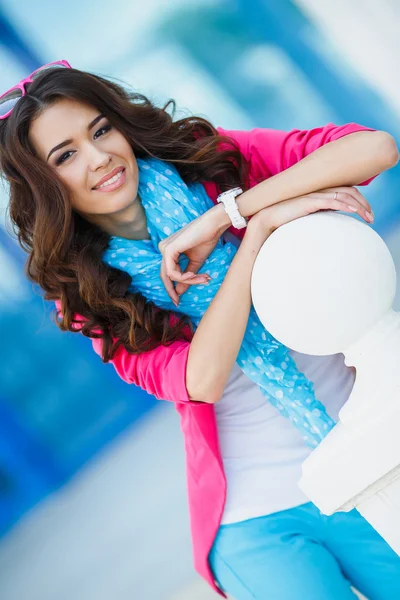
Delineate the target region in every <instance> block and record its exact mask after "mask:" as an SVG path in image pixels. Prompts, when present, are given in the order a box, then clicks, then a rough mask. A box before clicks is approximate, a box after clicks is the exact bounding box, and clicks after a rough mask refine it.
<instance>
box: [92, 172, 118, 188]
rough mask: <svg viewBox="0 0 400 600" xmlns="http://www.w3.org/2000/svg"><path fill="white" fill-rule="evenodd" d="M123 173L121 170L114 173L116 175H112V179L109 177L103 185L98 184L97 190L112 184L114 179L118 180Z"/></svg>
mask: <svg viewBox="0 0 400 600" xmlns="http://www.w3.org/2000/svg"><path fill="white" fill-rule="evenodd" d="M121 175H122V171H120V172H119V173H117V174H116V175H114V177H111V179H108V180H107V181H105V182H104V183H102V184H101V185H98V186H97V187H96V190H98V189H100V188H103V187H106V186H107V185H111V184H112V183H114V181H118V179H119V178H120V177H121Z"/></svg>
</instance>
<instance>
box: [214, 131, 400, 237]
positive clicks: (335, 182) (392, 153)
mask: <svg viewBox="0 0 400 600" xmlns="http://www.w3.org/2000/svg"><path fill="white" fill-rule="evenodd" d="M398 160H399V152H398V149H397V146H396V142H395V140H394V138H393V137H392V136H391V135H390V134H388V133H386V132H384V131H359V132H356V133H351V134H349V135H347V136H345V137H343V138H340V139H339V140H336V141H333V142H329V143H328V144H325V145H324V146H322V147H321V148H319V149H318V150H315V152H312V153H311V154H309V155H308V156H306V157H305V158H303V159H302V160H300V161H299V162H298V163H296V164H295V165H293V166H292V167H290V168H288V169H286V170H285V171H282V172H281V173H278V174H277V175H274V176H273V177H270V178H269V179H266V180H265V181H262V182H261V183H258V184H257V185H255V186H254V187H252V188H251V189H249V190H247V191H245V192H244V193H243V194H240V196H238V197H237V198H236V201H237V204H238V208H239V211H240V213H241V215H243V216H244V217H249V216H251V215H254V214H255V213H257V212H259V211H260V210H262V209H263V208H266V207H267V206H271V205H272V204H276V203H277V202H282V201H283V200H288V199H289V198H296V197H297V196H302V195H305V194H309V193H311V192H315V191H317V190H321V189H325V188H329V187H337V186H354V185H358V184H360V183H362V182H363V181H366V180H368V179H370V178H371V177H373V176H375V175H378V174H379V173H382V172H383V171H385V170H387V169H390V168H391V167H393V166H395V165H396V164H397V162H398ZM214 208H215V210H216V212H218V214H219V219H220V222H221V225H223V226H226V227H229V226H230V225H231V223H230V220H229V217H228V216H227V215H226V213H225V211H224V210H223V207H221V206H219V207H214ZM211 210H214V209H211Z"/></svg>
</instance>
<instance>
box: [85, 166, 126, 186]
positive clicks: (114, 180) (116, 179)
mask: <svg viewBox="0 0 400 600" xmlns="http://www.w3.org/2000/svg"><path fill="white" fill-rule="evenodd" d="M125 179H126V171H125V169H124V168H123V169H121V171H118V173H116V175H114V176H113V177H110V179H107V181H105V182H104V183H102V184H101V185H99V186H97V187H94V188H93V190H95V191H96V192H112V191H113V190H116V189H118V188H120V187H121V186H122V185H123V184H124V183H125Z"/></svg>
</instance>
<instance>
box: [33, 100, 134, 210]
mask: <svg viewBox="0 0 400 600" xmlns="http://www.w3.org/2000/svg"><path fill="white" fill-rule="evenodd" d="M29 137H30V140H31V142H32V143H33V145H34V148H35V149H36V151H37V152H38V154H39V156H40V158H41V159H42V160H43V161H44V162H47V163H48V165H49V166H50V167H51V168H52V169H54V170H55V171H56V172H57V174H58V175H59V177H60V178H61V179H62V181H63V182H64V183H65V185H66V186H67V188H68V189H69V190H70V193H71V201H72V205H73V208H74V209H75V210H76V211H77V212H79V213H80V214H81V215H82V216H87V217H90V216H91V215H92V216H94V218H93V217H92V218H91V219H90V218H89V220H92V221H96V217H95V215H99V217H100V215H104V216H108V217H109V218H112V216H113V214H114V213H121V211H125V212H126V210H127V209H129V207H130V206H131V205H133V204H134V203H135V202H136V199H137V189H138V166H137V162H136V159H135V156H134V154H133V151H132V148H131V146H130V144H129V142H128V141H127V140H126V139H125V138H124V136H123V135H122V134H121V133H120V132H119V131H118V130H117V129H115V128H114V127H113V126H112V125H111V124H110V123H109V121H108V120H107V119H106V118H105V117H103V116H102V115H101V114H100V112H99V110H97V109H96V108H93V107H91V106H87V105H85V104H80V103H79V102H76V101H73V100H67V99H65V100H64V99H63V100H60V101H59V102H57V103H56V104H54V105H53V106H50V107H49V108H46V109H45V111H44V112H43V113H42V114H41V115H40V116H39V117H37V119H35V120H34V121H33V122H32V124H31V128H30V132H29ZM110 179H111V180H112V181H110ZM100 186H101V187H100Z"/></svg>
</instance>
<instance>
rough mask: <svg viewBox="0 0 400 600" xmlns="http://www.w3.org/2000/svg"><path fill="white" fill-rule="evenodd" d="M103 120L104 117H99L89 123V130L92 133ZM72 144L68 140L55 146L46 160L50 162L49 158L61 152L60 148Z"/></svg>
mask: <svg viewBox="0 0 400 600" xmlns="http://www.w3.org/2000/svg"><path fill="white" fill-rule="evenodd" d="M103 118H104V115H98V116H97V117H96V118H95V119H93V121H91V123H89V125H88V127H87V130H88V131H90V130H91V129H92V127H94V126H95V125H96V124H97V123H98V122H99V121H101V119H103ZM72 142H73V140H72V139H68V140H65V142H61V144H58V145H57V146H54V148H53V149H52V150H50V152H49V154H48V155H47V159H46V160H49V158H50V156H51V155H52V154H53V152H57V150H60V148H64V146H68V144H72Z"/></svg>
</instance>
